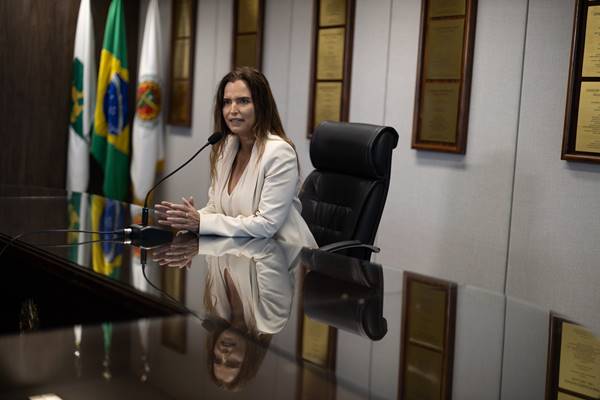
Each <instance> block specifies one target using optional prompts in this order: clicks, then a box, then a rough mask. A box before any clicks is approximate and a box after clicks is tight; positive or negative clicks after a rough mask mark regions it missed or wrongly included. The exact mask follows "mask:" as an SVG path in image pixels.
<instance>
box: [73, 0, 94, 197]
mask: <svg viewBox="0 0 600 400" xmlns="http://www.w3.org/2000/svg"><path fill="white" fill-rule="evenodd" d="M94 46H95V44H94V26H93V22H92V13H91V11H90V1H89V0H82V1H81V5H80V6H79V16H78V17H77V30H76V33H75V51H74V52H73V53H74V54H73V77H72V81H71V93H70V101H69V106H70V111H71V114H70V118H69V153H68V160H67V189H68V190H75V191H78V192H85V191H86V190H87V185H88V180H89V165H88V163H89V162H88V159H89V152H90V149H89V142H90V133H91V132H90V131H91V129H92V127H93V120H94V118H93V116H94V107H95V106H96V104H95V103H96V60H95V54H94V52H95V48H94Z"/></svg>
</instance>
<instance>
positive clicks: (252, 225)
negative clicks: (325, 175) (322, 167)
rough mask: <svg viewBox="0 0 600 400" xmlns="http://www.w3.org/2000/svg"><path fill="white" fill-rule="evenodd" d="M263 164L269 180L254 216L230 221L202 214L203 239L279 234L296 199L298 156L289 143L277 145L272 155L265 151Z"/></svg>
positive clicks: (229, 219)
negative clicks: (215, 236)
mask: <svg viewBox="0 0 600 400" xmlns="http://www.w3.org/2000/svg"><path fill="white" fill-rule="evenodd" d="M262 162H263V166H262V168H263V171H264V176H265V177H264V183H263V187H262V192H261V194H260V200H259V204H258V209H257V211H256V212H255V213H254V215H250V216H237V217H230V216H227V215H223V214H204V213H202V214H201V216H200V229H199V233H200V234H201V235H218V236H250V237H258V238H270V237H272V236H273V235H274V234H275V233H277V232H278V231H279V229H280V228H281V226H282V225H283V223H284V222H285V221H286V219H287V217H288V214H289V211H290V207H291V206H292V201H293V199H294V197H295V195H296V188H297V184H298V165H297V161H296V152H295V151H294V149H293V148H292V147H291V146H290V145H289V144H288V143H286V142H283V141H280V142H276V144H275V145H273V146H272V148H270V149H269V151H268V152H267V149H265V153H264V154H263V160H262ZM249 195H250V194H249Z"/></svg>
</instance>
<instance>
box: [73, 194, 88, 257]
mask: <svg viewBox="0 0 600 400" xmlns="http://www.w3.org/2000/svg"><path fill="white" fill-rule="evenodd" d="M68 208H69V209H68V218H69V229H74V230H87V228H88V195H87V193H79V192H71V193H70V194H69V203H68ZM87 237H88V236H87V235H86V234H85V233H79V232H69V233H68V234H67V240H68V243H69V244H71V245H72V246H71V247H69V260H71V261H73V262H76V263H78V264H79V265H82V266H85V267H87V266H88V265H89V255H90V253H89V246H88V245H84V244H81V245H80V244H78V243H81V242H85V241H86V238H87Z"/></svg>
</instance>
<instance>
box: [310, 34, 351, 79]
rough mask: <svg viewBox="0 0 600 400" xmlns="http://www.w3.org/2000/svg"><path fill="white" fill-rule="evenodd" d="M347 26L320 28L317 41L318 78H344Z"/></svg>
mask: <svg viewBox="0 0 600 400" xmlns="http://www.w3.org/2000/svg"><path fill="white" fill-rule="evenodd" d="M345 33H346V29H345V28H328V29H321V30H319V38H318V42H317V80H324V79H337V80H341V79H344V38H345Z"/></svg>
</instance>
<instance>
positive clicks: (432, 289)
mask: <svg viewBox="0 0 600 400" xmlns="http://www.w3.org/2000/svg"><path fill="white" fill-rule="evenodd" d="M409 296H410V297H409V303H408V304H409V308H408V326H409V328H408V340H409V342H414V343H419V344H423V345H428V346H431V347H434V348H436V349H439V350H440V351H442V350H443V349H444V335H445V325H446V306H447V304H446V292H445V291H444V289H443V288H441V287H439V286H433V285H428V284H426V283H422V282H412V283H411V286H410V295H409Z"/></svg>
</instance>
